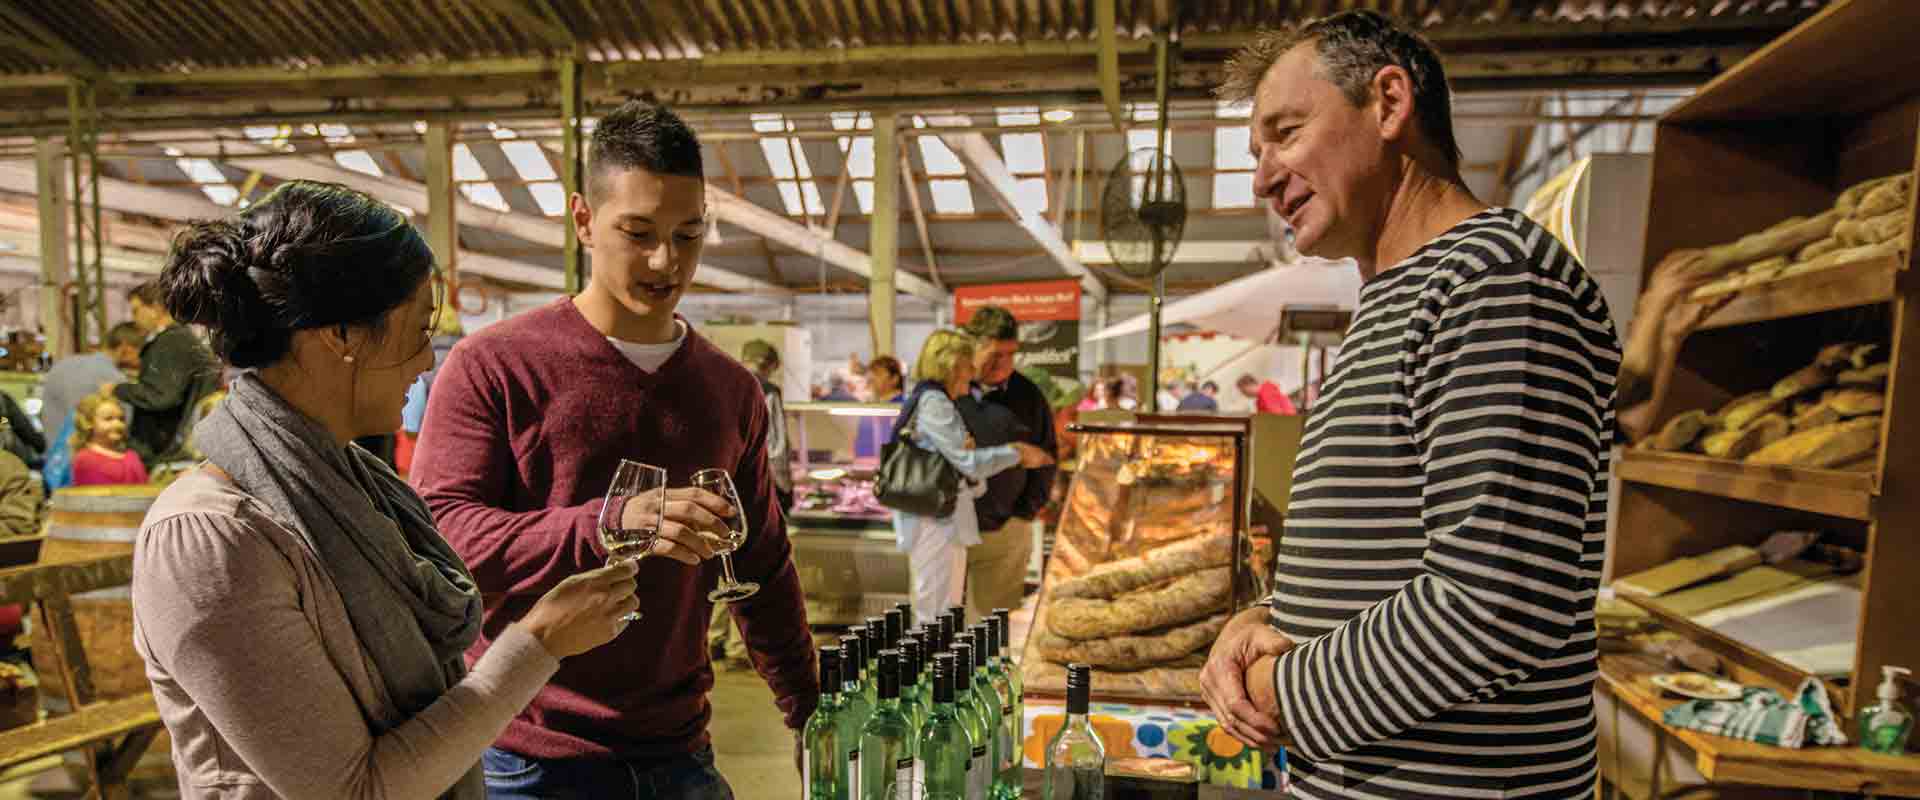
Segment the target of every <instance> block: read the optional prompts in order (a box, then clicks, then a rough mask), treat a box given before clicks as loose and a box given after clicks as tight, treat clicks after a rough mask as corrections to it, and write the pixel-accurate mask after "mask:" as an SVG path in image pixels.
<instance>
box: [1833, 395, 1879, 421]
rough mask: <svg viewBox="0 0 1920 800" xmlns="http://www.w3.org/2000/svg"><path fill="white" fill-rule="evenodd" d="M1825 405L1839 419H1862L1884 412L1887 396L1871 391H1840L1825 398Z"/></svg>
mask: <svg viewBox="0 0 1920 800" xmlns="http://www.w3.org/2000/svg"><path fill="white" fill-rule="evenodd" d="M1826 405H1828V406H1830V407H1832V408H1833V410H1834V413H1836V414H1839V415H1840V416H1841V417H1845V418H1852V417H1862V416H1866V415H1868V414H1879V413H1881V412H1884V411H1886V409H1887V395H1886V393H1885V392H1880V391H1875V390H1872V389H1841V390H1839V391H1837V392H1834V393H1833V394H1831V395H1829V396H1828V397H1827V400H1826Z"/></svg>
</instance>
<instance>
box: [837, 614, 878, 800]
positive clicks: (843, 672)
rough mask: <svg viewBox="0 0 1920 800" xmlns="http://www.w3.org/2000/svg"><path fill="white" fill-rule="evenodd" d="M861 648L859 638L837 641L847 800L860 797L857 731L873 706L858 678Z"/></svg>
mask: <svg viewBox="0 0 1920 800" xmlns="http://www.w3.org/2000/svg"><path fill="white" fill-rule="evenodd" d="M860 648H861V643H860V637H858V636H843V637H841V638H840V707H841V708H840V714H839V719H840V726H839V731H840V749H841V751H842V752H843V753H844V754H845V755H844V757H843V758H842V759H841V760H842V761H845V762H846V763H847V798H848V800H859V798H860V797H861V794H860V777H861V774H860V730H861V729H862V728H865V727H866V725H867V717H869V716H872V715H873V704H872V703H868V702H867V694H866V688H865V682H864V681H862V680H861V676H860V665H861V664H864V663H866V656H865V654H864V651H863V650H861V649H860Z"/></svg>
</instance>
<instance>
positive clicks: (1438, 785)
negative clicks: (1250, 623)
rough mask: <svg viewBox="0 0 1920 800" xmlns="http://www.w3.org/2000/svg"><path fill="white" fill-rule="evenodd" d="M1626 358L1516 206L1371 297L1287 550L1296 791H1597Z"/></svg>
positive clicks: (1319, 413)
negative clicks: (1598, 662)
mask: <svg viewBox="0 0 1920 800" xmlns="http://www.w3.org/2000/svg"><path fill="white" fill-rule="evenodd" d="M1619 361H1620V347H1619V341H1618V339H1617V338H1616V337H1615V335H1614V330H1613V325H1612V322H1611V321H1610V318H1609V317H1608V313H1607V306H1606V301H1605V300H1604V299H1603V297H1602V296H1601V292H1600V289H1599V287H1598V286H1597V285H1595V283H1594V282H1593V280H1592V278H1591V277H1589V276H1588V275H1587V272H1586V269H1585V268H1584V267H1582V266H1581V265H1580V263H1579V262H1578V261H1576V260H1575V259H1574V258H1573V256H1572V255H1571V254H1570V253H1568V252H1567V251H1566V249H1565V248H1564V247H1562V246H1561V244H1560V242H1559V241H1558V240H1557V239H1555V238H1554V237H1553V236H1552V235H1551V234H1549V233H1548V232H1547V231H1546V230H1545V229H1543V228H1541V227H1540V226H1539V225H1536V224H1534V223H1533V222H1532V221H1531V220H1529V219H1527V218H1526V217H1525V216H1523V215H1522V214H1520V213H1519V212H1517V211H1514V210H1511V209H1502V208H1496V209H1490V210H1487V211H1484V212H1481V213H1480V214H1477V215H1475V216H1473V217H1471V218H1469V219H1467V220H1466V221H1464V222H1461V223H1460V224H1459V225H1456V226H1454V227H1453V228H1452V229H1450V230H1448V231H1447V232H1446V233H1445V234H1443V235H1441V236H1440V237H1439V238H1436V239H1434V240H1433V241H1432V242H1430V243H1428V244H1427V245H1426V247H1425V248H1424V249H1422V250H1421V251H1420V252H1418V253H1416V254H1414V255H1413V257H1411V258H1409V259H1407V260H1406V261H1404V262H1401V263H1400V264H1399V265H1398V266H1397V267H1395V268H1393V269H1391V270H1389V271H1386V272H1384V273H1382V274H1380V275H1378V276H1377V277H1375V278H1374V279H1373V280H1372V281H1370V282H1368V283H1367V285H1366V286H1365V287H1364V288H1363V289H1362V290H1361V294H1360V302H1359V306H1358V308H1357V310H1356V314H1355V316H1354V320H1353V326H1352V328H1351V330H1350V331H1349V332H1348V335H1347V338H1346V340H1345V342H1344V343H1343V344H1342V345H1341V348H1340V355H1339V358H1338V359H1337V360H1336V361H1335V363H1334V367H1333V371H1332V373H1331V374H1330V375H1329V377H1328V381H1327V384H1326V391H1325V395H1324V398H1323V402H1322V404H1321V405H1320V406H1317V407H1316V408H1314V410H1313V415H1312V418H1311V419H1309V420H1308V422H1307V429H1306V437H1305V439H1304V440H1303V442H1302V443H1301V449H1300V455H1299V459H1298V461H1297V462H1296V463H1295V466H1294V483H1293V496H1292V500H1291V502H1290V503H1289V505H1288V508H1287V522H1286V532H1285V535H1284V537H1283V538H1282V540H1281V542H1280V545H1279V548H1278V549H1279V559H1278V564H1279V566H1278V570H1277V574H1276V590H1275V592H1274V597H1273V600H1274V605H1273V623H1274V625H1275V626H1276V627H1277V628H1279V630H1281V631H1282V632H1283V633H1285V634H1287V635H1288V636H1289V637H1291V638H1292V639H1294V640H1295V641H1296V642H1299V643H1300V644H1299V646H1297V647H1296V648H1295V649H1294V650H1292V651H1291V652H1289V653H1288V654H1287V655H1285V656H1283V657H1281V659H1280V663H1279V667H1278V670H1277V674H1276V676H1275V677H1276V678H1277V684H1278V686H1279V690H1280V703H1281V714H1282V717H1283V719H1284V721H1285V723H1286V726H1287V728H1288V730H1289V731H1290V732H1291V733H1292V735H1293V737H1294V746H1293V747H1292V749H1290V750H1289V752H1288V756H1289V759H1290V761H1289V765H1290V768H1291V771H1292V778H1293V785H1294V795H1295V796H1298V797H1311V798H1332V797H1340V798H1372V797H1384V798H1411V797H1421V798H1432V797H1449V798H1509V797H1526V798H1574V797H1583V796H1590V795H1591V794H1592V792H1593V782H1594V779H1595V777H1596V768H1597V760H1596V758H1595V742H1596V739H1595V734H1594V716H1593V681H1594V670H1595V650H1594V628H1593V602H1594V591H1595V589H1596V588H1597V585H1598V583H1599V578H1600V567H1601V562H1602V559H1603V557H1604V551H1605V541H1606V517H1607V471H1608V460H1609V459H1608V448H1609V447H1610V446H1611V444H1612V442H1613V435H1614V434H1613V431H1614V421H1613V386H1614V374H1615V372H1616V371H1617V369H1618V367H1619Z"/></svg>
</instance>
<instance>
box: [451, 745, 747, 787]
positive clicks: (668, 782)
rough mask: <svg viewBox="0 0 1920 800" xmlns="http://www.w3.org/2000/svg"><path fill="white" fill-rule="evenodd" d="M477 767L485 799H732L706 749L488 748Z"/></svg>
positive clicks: (725, 780)
mask: <svg viewBox="0 0 1920 800" xmlns="http://www.w3.org/2000/svg"><path fill="white" fill-rule="evenodd" d="M480 768H481V770H482V771H483V772H484V773H486V778H487V798H488V800H575V798H578V799H579V800H598V799H599V798H629V797H630V798H635V800H639V799H640V798H661V800H733V789H732V788H731V787H729V786H727V779H726V778H723V777H721V776H720V771H719V770H716V769H714V768H713V748H710V747H709V748H706V749H703V750H701V751H700V752H697V753H689V754H687V755H684V756H676V757H672V758H663V759H650V760H647V761H617V760H612V759H608V760H588V759H578V758H569V759H534V758H527V757H525V756H522V755H519V754H517V753H509V752H507V751H505V750H501V749H499V748H497V747H489V748H487V752H486V753H484V754H482V755H481V756H480Z"/></svg>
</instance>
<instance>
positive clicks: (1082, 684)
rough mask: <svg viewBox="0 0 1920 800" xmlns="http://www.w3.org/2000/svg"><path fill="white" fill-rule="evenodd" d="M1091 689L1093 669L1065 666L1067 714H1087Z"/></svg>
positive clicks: (1071, 665)
mask: <svg viewBox="0 0 1920 800" xmlns="http://www.w3.org/2000/svg"><path fill="white" fill-rule="evenodd" d="M1092 689H1093V668H1092V667H1089V666H1087V665H1085V664H1068V665H1067V713H1069V714H1085V713H1087V706H1088V705H1089V703H1088V702H1087V701H1088V699H1089V695H1090V694H1091V693H1092V692H1091V690H1092Z"/></svg>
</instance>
